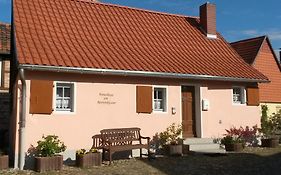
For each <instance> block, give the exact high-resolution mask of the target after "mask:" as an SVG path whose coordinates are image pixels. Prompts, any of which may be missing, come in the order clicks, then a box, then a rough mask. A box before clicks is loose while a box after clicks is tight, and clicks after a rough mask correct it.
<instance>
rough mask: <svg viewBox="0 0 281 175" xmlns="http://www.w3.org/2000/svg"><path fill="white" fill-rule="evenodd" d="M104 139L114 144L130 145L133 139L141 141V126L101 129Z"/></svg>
mask: <svg viewBox="0 0 281 175" xmlns="http://www.w3.org/2000/svg"><path fill="white" fill-rule="evenodd" d="M100 133H101V137H102V140H103V141H105V142H106V141H110V142H111V143H112V144H113V145H129V144H132V142H133V141H140V128H116V129H103V130H101V131H100Z"/></svg>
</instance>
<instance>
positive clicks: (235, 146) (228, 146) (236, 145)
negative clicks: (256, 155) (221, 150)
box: [225, 143, 243, 152]
mask: <svg viewBox="0 0 281 175" xmlns="http://www.w3.org/2000/svg"><path fill="white" fill-rule="evenodd" d="M225 150H226V151H235V152H239V151H242V150H243V144H242V143H234V144H225Z"/></svg>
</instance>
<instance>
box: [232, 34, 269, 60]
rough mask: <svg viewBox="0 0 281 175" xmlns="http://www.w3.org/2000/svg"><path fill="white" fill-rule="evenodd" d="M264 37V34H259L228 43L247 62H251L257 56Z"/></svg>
mask: <svg viewBox="0 0 281 175" xmlns="http://www.w3.org/2000/svg"><path fill="white" fill-rule="evenodd" d="M265 38H266V36H260V37H256V38H250V39H245V40H241V41H236V42H233V43H230V44H231V46H232V47H233V48H234V49H235V50H236V51H237V52H238V54H239V55H240V56H241V57H242V58H243V59H244V60H245V61H246V62H247V63H248V64H252V63H253V62H254V60H255V58H256V57H257V55H258V53H259V50H260V48H261V46H262V43H263V41H264V40H265Z"/></svg>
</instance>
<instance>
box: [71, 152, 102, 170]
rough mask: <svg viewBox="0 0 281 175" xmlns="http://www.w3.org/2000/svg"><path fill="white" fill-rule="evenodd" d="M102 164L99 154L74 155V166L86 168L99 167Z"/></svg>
mask: <svg viewBox="0 0 281 175" xmlns="http://www.w3.org/2000/svg"><path fill="white" fill-rule="evenodd" d="M101 162H102V156H101V153H88V154H82V155H79V154H76V166H78V167H80V168H88V167H91V166H100V165H101Z"/></svg>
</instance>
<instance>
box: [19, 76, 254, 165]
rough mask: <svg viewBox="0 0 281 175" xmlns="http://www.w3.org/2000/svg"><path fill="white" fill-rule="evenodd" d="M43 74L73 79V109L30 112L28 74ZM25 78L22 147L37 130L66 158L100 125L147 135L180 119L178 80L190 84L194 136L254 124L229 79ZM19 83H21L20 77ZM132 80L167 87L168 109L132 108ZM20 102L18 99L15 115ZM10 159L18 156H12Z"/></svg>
mask: <svg viewBox="0 0 281 175" xmlns="http://www.w3.org/2000/svg"><path fill="white" fill-rule="evenodd" d="M43 77H44V79H46V80H52V81H54V83H55V82H56V81H64V82H73V83H74V111H73V112H56V111H54V112H53V113H52V114H51V115H39V114H29V100H30V79H42V78H43ZM26 79H27V80H26V82H27V106H26V108H27V113H26V129H25V131H26V138H25V149H26V150H27V149H28V148H29V147H30V145H31V144H33V145H35V146H36V141H37V140H39V139H41V137H42V135H48V134H55V135H58V136H59V137H60V138H61V140H63V141H64V142H65V144H66V145H67V151H66V154H65V157H64V158H65V159H67V158H74V153H75V150H77V149H81V148H87V149H89V148H90V147H91V146H92V139H91V137H92V136H93V135H95V134H98V133H99V131H100V130H101V129H105V128H119V127H140V128H141V133H142V135H144V136H150V137H152V136H153V135H154V134H155V133H156V132H161V131H163V130H164V129H165V128H166V127H167V126H169V125H170V124H172V123H173V122H175V123H181V121H182V119H181V118H182V117H181V85H189V86H192V85H194V86H195V93H196V99H195V100H196V103H195V105H196V130H197V134H198V137H207V138H211V137H212V138H216V137H219V136H222V134H224V133H225V129H227V128H229V127H231V126H237V127H239V126H245V125H249V126H252V125H255V124H259V107H258V106H247V105H246V104H244V105H235V104H233V103H232V85H231V84H229V83H218V84H216V83H210V82H199V81H193V80H185V81H181V80H172V79H153V78H140V77H135V78H129V77H113V76H101V75H99V76H95V75H86V74H84V75H82V74H65V73H43V72H41V73H40V72H26ZM18 82H19V84H20V81H18ZM137 85H149V86H153V87H164V88H166V89H167V111H166V112H153V113H151V114H138V113H136V86H137ZM240 85H241V84H240ZM19 87H20V85H19ZM54 93H55V91H54ZM18 94H20V88H18ZM54 97H55V94H54ZM202 99H207V100H208V101H209V105H210V108H209V110H208V111H202V110H201V109H202V103H201V102H202ZM54 104H55V98H54V102H53V105H54ZM19 106H20V101H19V98H18V100H17V105H16V108H17V109H18V110H17V112H16V115H17V120H18V117H19V112H18V111H19ZM54 108H55V106H54ZM172 108H175V112H176V113H175V114H172V110H171V109H172ZM17 129H18V128H17ZM14 135H15V137H16V139H15V140H16V144H15V146H14V148H15V155H17V148H18V145H17V144H18V135H17V131H16V130H15V132H14ZM15 160H16V161H17V159H15Z"/></svg>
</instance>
